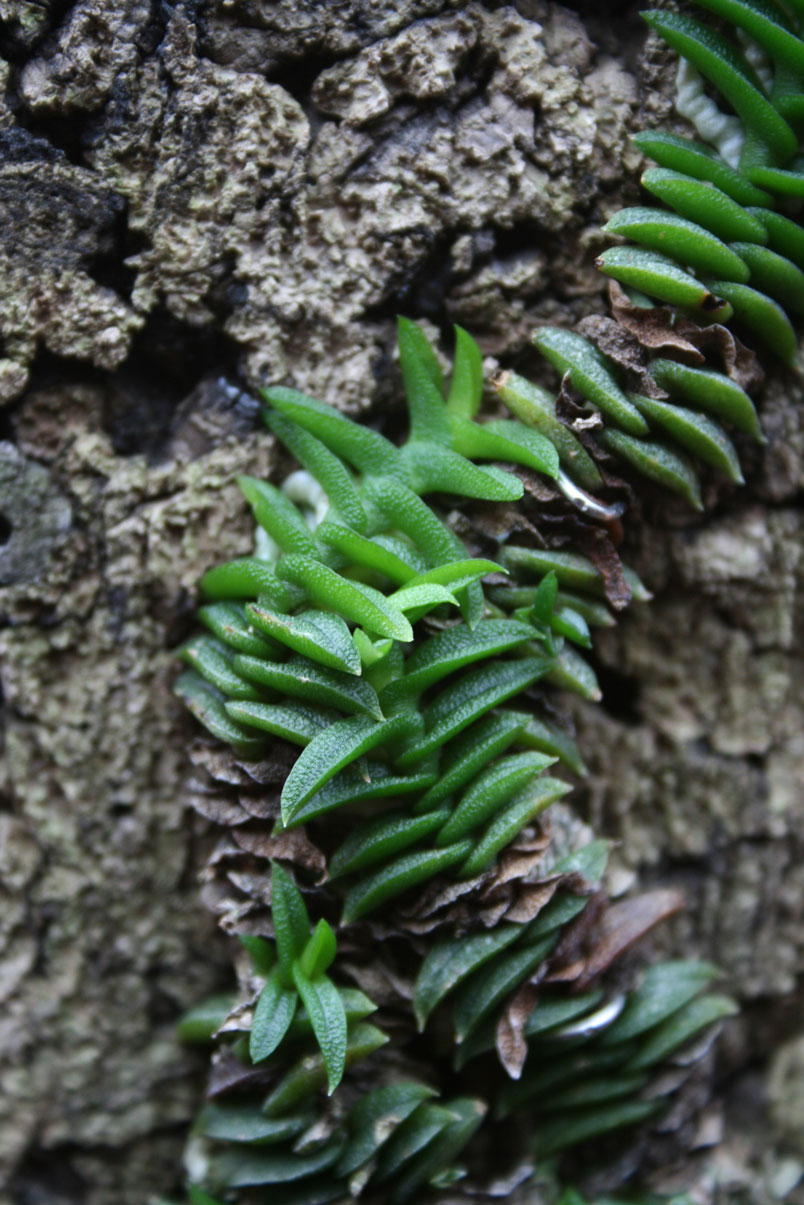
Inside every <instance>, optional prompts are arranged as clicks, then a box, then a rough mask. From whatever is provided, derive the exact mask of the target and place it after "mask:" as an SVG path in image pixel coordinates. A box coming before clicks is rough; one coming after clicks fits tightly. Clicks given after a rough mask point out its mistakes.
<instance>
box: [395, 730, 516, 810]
mask: <svg viewBox="0 0 804 1205" xmlns="http://www.w3.org/2000/svg"><path fill="white" fill-rule="evenodd" d="M529 718H530V717H529V716H528V714H527V713H526V712H523V711H504V712H502V713H500V714H499V715H490V716H486V717H485V719H482V720H480V721H479V722H478V723H476V724H472V725H471V727H469V728H467V729H466V730H465V732H463V733H461V735H460V736H458V737H456V739H455V740H453V741H451V742H450V743H449V744H448V745H447V746H446V748H445V749H444V753H443V757H442V761H443V769H442V772H441V775H440V777H439V779H438V780H437V781H436V782H434V783H433V785H432V786H431V787H430V788H429V790H428V791H426V793H425V794H424V795H423V796H422V798H421V800H420V801H419V803H418V804H417V806H416V811H426V810H427V809H429V808H432V807H435V806H436V805H437V804H439V803H442V802H443V801H444V800H445V799H447V798H448V797H449V796H450V795H453V794H455V792H456V791H459V790H460V789H461V787H463V786H465V785H466V783H467V782H469V781H470V779H472V778H474V776H475V774H476V773H477V772H478V771H479V770H481V769H482V768H483V767H484V766H486V765H488V763H489V762H490V761H491V760H492V758H494V757H497V755H498V754H500V753H503V752H505V750H506V749H507V748H508V747H509V745H511V744H512V743H513V742H514V741H515V740H517V739H518V738H519V737H520V736H521V734H522V732H523V731H524V729H525V727H526V726H527V723H528V720H529Z"/></svg>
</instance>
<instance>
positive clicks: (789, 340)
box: [709, 280, 797, 364]
mask: <svg viewBox="0 0 804 1205" xmlns="http://www.w3.org/2000/svg"><path fill="white" fill-rule="evenodd" d="M709 286H710V288H712V289H714V290H716V291H717V292H719V293H721V294H722V296H723V297H725V298H726V299H727V300H728V301H729V302H731V304H732V305H733V306H734V318H735V322H737V323H738V324H740V325H741V326H743V327H744V328H746V329H749V330H750V331H751V332H752V333H753V336H754V338H755V339H760V340H761V342H762V346H766V347H768V348H770V350H771V351H772V352H773V353H774V355H777V356H778V357H779V359H780V360H784V362H785V363H786V364H792V363H793V360H794V359H795V354H796V347H797V340H796V332H795V331H794V330H793V327H792V326H791V325H790V320H789V318H788V317H787V315H786V314H785V312H784V310H783V309H782V307H781V306H780V305H777V303H776V302H775V301H772V300H771V298H770V297H766V296H765V294H764V293H760V292H759V291H758V290H757V289H752V288H751V287H750V286H749V285H738V284H734V283H733V282H732V281H730V280H729V281H724V280H714V281H710V282H709Z"/></svg>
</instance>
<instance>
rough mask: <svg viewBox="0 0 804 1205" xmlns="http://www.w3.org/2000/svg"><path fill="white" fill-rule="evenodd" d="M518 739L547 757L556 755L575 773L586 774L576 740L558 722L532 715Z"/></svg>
mask: <svg viewBox="0 0 804 1205" xmlns="http://www.w3.org/2000/svg"><path fill="white" fill-rule="evenodd" d="M519 740H520V744H522V745H524V746H525V747H526V748H528V749H536V750H537V751H538V752H539V753H546V754H547V755H548V757H557V758H558V759H559V761H562V762H563V763H564V765H565V766H569V768H570V770H573V771H574V772H575V773H576V774H579V775H581V776H585V775H586V773H587V770H586V766H585V765H584V763H583V759H582V758H581V754H580V750H579V749H578V746H577V744H576V742H575V741H574V740H573V739H572V737H571V736H570V734H569V733H568V732H567V731H565V729H563V728H561V727H559V725H558V724H553V723H551V722H550V721H549V720H545V719H540V718H538V717H536V716H534V717H533V718H532V719H531V720H530V721H529V722H528V726H527V728H526V729H525V731H524V733H523V734H522V736H521V737H520V738H519Z"/></svg>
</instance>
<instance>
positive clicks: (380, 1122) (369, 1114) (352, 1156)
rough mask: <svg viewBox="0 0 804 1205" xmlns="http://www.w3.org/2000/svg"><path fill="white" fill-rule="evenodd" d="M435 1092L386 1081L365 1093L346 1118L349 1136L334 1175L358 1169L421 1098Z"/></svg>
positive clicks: (409, 1084)
mask: <svg viewBox="0 0 804 1205" xmlns="http://www.w3.org/2000/svg"><path fill="white" fill-rule="evenodd" d="M436 1095H437V1093H436V1091H435V1089H433V1088H430V1087H428V1086H427V1085H426V1084H419V1083H415V1082H413V1081H411V1082H406V1081H403V1082H402V1083H396V1084H386V1085H385V1086H384V1087H382V1088H375V1089H374V1091H373V1092H367V1093H366V1095H365V1096H363V1097H362V1098H361V1099H360V1100H359V1101H358V1103H357V1104H356V1105H355V1107H354V1108H353V1109H352V1111H351V1112H350V1114H349V1116H348V1118H347V1122H346V1124H347V1128H348V1130H349V1138H348V1139H347V1142H346V1146H345V1147H344V1150H343V1154H342V1155H341V1158H340V1162H339V1163H338V1166H337V1167H336V1169H335V1174H336V1175H338V1176H349V1175H351V1174H352V1172H354V1171H357V1169H358V1168H359V1167H362V1166H363V1164H364V1163H367V1162H368V1160H369V1159H371V1157H372V1156H373V1155H374V1154H375V1153H376V1152H377V1151H378V1150H379V1149H380V1147H381V1146H382V1145H383V1143H384V1142H387V1140H388V1139H389V1138H390V1136H391V1135H392V1134H393V1132H394V1131H395V1130H396V1129H397V1127H398V1126H400V1125H401V1124H402V1122H403V1121H405V1119H406V1118H408V1117H410V1115H411V1113H413V1112H414V1110H415V1109H417V1108H418V1106H419V1105H420V1104H421V1103H422V1102H423V1101H425V1100H426V1099H427V1098H428V1097H432V1096H436Z"/></svg>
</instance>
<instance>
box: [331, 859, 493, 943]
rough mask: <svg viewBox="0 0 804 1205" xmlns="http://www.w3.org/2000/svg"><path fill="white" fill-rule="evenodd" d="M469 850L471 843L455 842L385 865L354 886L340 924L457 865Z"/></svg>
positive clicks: (372, 909) (355, 918)
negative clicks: (444, 847)
mask: <svg viewBox="0 0 804 1205" xmlns="http://www.w3.org/2000/svg"><path fill="white" fill-rule="evenodd" d="M471 848H472V843H471V841H459V842H458V843H457V844H456V845H449V846H447V848H446V849H440V850H432V851H431V850H423V851H422V852H420V853H414V854H406V855H405V856H404V857H402V858H398V859H396V861H394V862H389V863H388V865H387V866H383V867H382V869H381V870H378V871H376V872H375V873H374V874H372V875H368V876H367V877H366V878H364V879H362V880H361V881H360V882H359V883H357V884H356V886H354V887H353V888H352V889H351V891H349V892H348V893H347V895H346V898H345V900H344V902H343V923H344V924H350V923H351V922H352V921H355V920H359V918H360V917H361V916H365V915H366V913H367V912H373V911H374V909H375V908H379V906H380V905H381V904H384V903H386V901H387V900H389V899H392V898H393V897H394V896H397V895H400V894H401V893H402V892H403V891H408V890H409V889H410V888H411V887H415V886H417V885H418V884H419V883H422V882H424V881H425V880H426V879H430V878H432V877H433V876H434V875H437V874H440V873H441V872H442V871H443V870H447V869H448V868H449V867H450V866H454V865H455V863H456V862H460V861H461V860H462V859H463V858H465V857H466V855H467V854H468V853H469V850H470V849H471Z"/></svg>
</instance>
